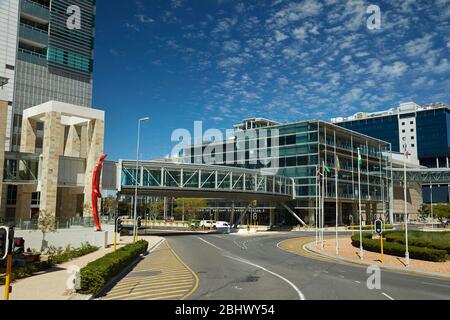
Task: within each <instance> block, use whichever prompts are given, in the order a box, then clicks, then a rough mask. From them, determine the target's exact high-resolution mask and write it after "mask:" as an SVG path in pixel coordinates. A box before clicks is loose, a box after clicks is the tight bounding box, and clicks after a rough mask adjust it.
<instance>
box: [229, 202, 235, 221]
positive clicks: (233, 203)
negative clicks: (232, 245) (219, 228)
mask: <svg viewBox="0 0 450 320" xmlns="http://www.w3.org/2000/svg"><path fill="white" fill-rule="evenodd" d="M234 210H235V202H234V201H233V202H232V203H231V215H230V225H231V226H233V225H234Z"/></svg>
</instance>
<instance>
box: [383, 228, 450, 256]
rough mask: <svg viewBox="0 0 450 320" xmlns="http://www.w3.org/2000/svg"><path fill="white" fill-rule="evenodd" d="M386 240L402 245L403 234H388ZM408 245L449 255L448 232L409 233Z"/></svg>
mask: <svg viewBox="0 0 450 320" xmlns="http://www.w3.org/2000/svg"><path fill="white" fill-rule="evenodd" d="M386 240H387V241H390V242H396V243H400V244H403V245H404V244H405V232H400V231H398V232H390V233H388V234H386ZM408 243H409V244H410V245H412V246H416V247H427V248H432V249H437V250H445V251H447V254H448V255H450V232H424V231H416V230H413V231H409V232H408Z"/></svg>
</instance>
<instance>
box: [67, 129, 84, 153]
mask: <svg viewBox="0 0 450 320" xmlns="http://www.w3.org/2000/svg"><path fill="white" fill-rule="evenodd" d="M68 131H69V132H68V135H67V141H66V145H65V149H64V155H65V156H66V157H74V158H80V154H81V136H80V134H79V132H78V128H77V127H76V126H70V127H69V129H68Z"/></svg>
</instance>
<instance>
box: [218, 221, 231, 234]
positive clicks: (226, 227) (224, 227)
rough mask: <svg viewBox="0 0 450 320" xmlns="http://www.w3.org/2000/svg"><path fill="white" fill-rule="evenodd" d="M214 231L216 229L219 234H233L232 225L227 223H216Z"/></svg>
mask: <svg viewBox="0 0 450 320" xmlns="http://www.w3.org/2000/svg"><path fill="white" fill-rule="evenodd" d="M214 229H216V230H217V231H219V232H223V233H230V232H231V226H230V224H229V223H228V222H225V221H217V222H216V223H214Z"/></svg>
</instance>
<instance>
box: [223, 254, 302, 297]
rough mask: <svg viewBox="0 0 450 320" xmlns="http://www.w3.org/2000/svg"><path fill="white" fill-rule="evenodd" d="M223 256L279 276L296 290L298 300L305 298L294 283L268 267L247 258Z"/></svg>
mask: <svg viewBox="0 0 450 320" xmlns="http://www.w3.org/2000/svg"><path fill="white" fill-rule="evenodd" d="M224 257H226V258H229V259H233V260H236V261H239V262H242V263H245V264H248V265H250V266H253V267H256V268H258V269H261V270H263V271H265V272H267V273H270V274H271V275H273V276H275V277H277V278H280V279H281V280H283V281H284V282H286V283H287V284H289V285H290V286H291V287H292V288H293V289H294V290H295V292H297V294H298V296H299V298H300V300H306V298H305V296H304V295H303V293H302V292H301V291H300V290H299V289H298V288H297V287H296V286H295V284H293V283H292V282H291V281H289V280H288V279H286V278H285V277H283V276H281V275H279V274H278V273H275V272H273V271H270V270H269V269H266V268H264V267H262V266H260V265H257V264H255V263H253V262H250V261H247V260H244V259H240V258H236V257H232V256H226V255H224Z"/></svg>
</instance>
